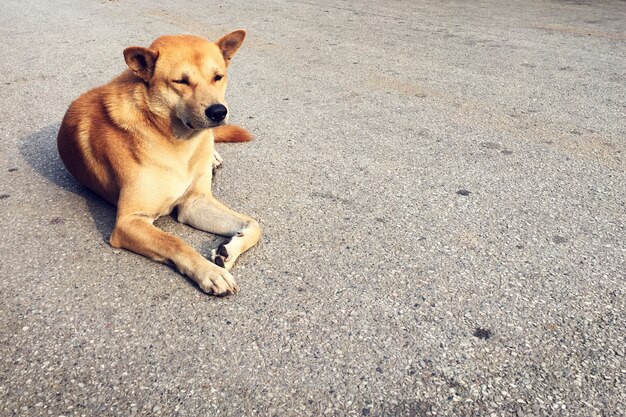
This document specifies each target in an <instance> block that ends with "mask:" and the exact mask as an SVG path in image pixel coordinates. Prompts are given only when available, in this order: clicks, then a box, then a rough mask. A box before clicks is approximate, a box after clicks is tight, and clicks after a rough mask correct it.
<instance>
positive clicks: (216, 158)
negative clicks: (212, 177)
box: [213, 148, 224, 170]
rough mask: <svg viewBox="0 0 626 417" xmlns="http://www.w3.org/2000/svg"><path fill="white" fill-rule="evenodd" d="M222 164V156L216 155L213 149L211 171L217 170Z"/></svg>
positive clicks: (215, 150)
mask: <svg viewBox="0 0 626 417" xmlns="http://www.w3.org/2000/svg"><path fill="white" fill-rule="evenodd" d="M222 163H224V160H223V159H222V156H221V155H220V154H219V153H217V149H215V148H214V149H213V169H214V170H215V169H217V168H219V167H221V166H222Z"/></svg>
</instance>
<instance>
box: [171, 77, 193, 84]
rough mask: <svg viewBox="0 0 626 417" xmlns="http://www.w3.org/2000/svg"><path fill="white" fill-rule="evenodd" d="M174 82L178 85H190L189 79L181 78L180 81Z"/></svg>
mask: <svg viewBox="0 0 626 417" xmlns="http://www.w3.org/2000/svg"><path fill="white" fill-rule="evenodd" d="M172 82H173V83H176V84H184V85H189V80H188V79H187V78H181V79H180V80H172Z"/></svg>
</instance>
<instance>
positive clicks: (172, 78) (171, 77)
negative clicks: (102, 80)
mask: <svg viewBox="0 0 626 417" xmlns="http://www.w3.org/2000/svg"><path fill="white" fill-rule="evenodd" d="M245 36H246V32H245V31H243V30H236V31H234V32H231V33H229V34H228V35H226V36H224V37H222V38H220V39H219V40H218V41H217V42H210V41H208V40H206V39H202V38H199V37H195V36H189V35H177V36H163V37H160V38H158V39H157V40H156V41H154V42H153V43H152V45H150V47H149V48H143V47H139V46H131V47H129V48H126V49H125V50H124V58H125V59H126V63H127V64H128V66H129V67H130V69H131V70H132V71H133V72H134V73H135V75H137V76H138V77H140V78H141V79H142V80H143V81H144V82H145V83H146V84H147V85H148V92H149V95H150V103H151V106H152V107H153V110H154V111H156V112H158V113H163V114H164V115H167V117H172V118H176V119H177V120H174V122H178V121H179V122H180V124H181V125H182V126H185V127H186V128H187V129H191V130H200V129H208V128H212V127H216V126H219V125H222V124H224V123H226V120H227V116H228V107H227V106H226V100H225V99H224V95H225V92H226V81H227V80H226V68H227V67H228V64H229V63H230V60H231V59H232V57H233V56H234V55H235V53H236V52H237V50H238V49H239V47H240V46H241V43H242V42H243V39H244V37H245Z"/></svg>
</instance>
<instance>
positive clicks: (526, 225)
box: [0, 0, 626, 416]
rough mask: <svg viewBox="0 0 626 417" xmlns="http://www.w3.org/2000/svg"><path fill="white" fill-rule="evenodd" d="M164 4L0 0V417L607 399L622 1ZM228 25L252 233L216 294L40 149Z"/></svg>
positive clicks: (486, 409)
mask: <svg viewBox="0 0 626 417" xmlns="http://www.w3.org/2000/svg"><path fill="white" fill-rule="evenodd" d="M161 3H162V4H158V2H152V1H147V0H146V1H138V2H134V4H132V5H131V4H129V2H123V1H91V2H79V1H75V2H70V1H52V0H39V1H34V0H31V1H15V0H9V1H4V2H2V4H1V5H0V54H1V56H2V59H1V60H0V81H1V84H0V85H1V88H2V95H1V96H0V114H1V115H2V120H1V121H0V135H1V140H2V146H1V148H0V149H1V151H0V170H1V172H2V174H1V175H0V233H1V235H2V238H1V239H0V249H1V253H2V260H1V262H0V276H1V279H0V293H1V295H0V415H2V416H12V415H20V416H48V415H51V416H60V415H63V416H92V415H111V416H114V415H120V416H130V415H162V416H201V415H204V416H213V415H222V416H240V415H260V416H270V415H277V416H299V415H314V416H319V415H330V416H347V415H362V416H367V415H370V416H421V415H481V416H483V415H515V414H518V415H524V416H529V415H581V416H594V415H607V416H608V415H611V416H616V415H624V414H625V413H626V358H625V356H624V355H625V353H626V352H625V344H626V312H625V311H626V301H625V300H626V282H625V271H626V244H625V237H626V206H625V204H626V122H625V120H626V118H625V115H626V81H625V80H626V3H624V2H623V1H606V2H604V1H602V2H595V1H594V2H592V1H589V2H587V1H528V2H527V1H524V2H508V1H480V2H462V1H459V2H454V1H445V2H440V1H436V0H429V1H420V2H413V1H408V0H402V1H391V2H383V1H373V0H369V1H367V0H363V1H351V2H347V1H329V0H311V1H297V2H286V1H278V0H276V1H272V0H268V1H255V2H250V1H244V0H232V1H228V2H223V3H221V2H191V1H181V0H171V1H169V2H161ZM236 28H245V29H247V31H248V35H249V36H248V38H247V40H246V42H245V43H244V46H243V48H242V50H241V51H240V52H239V54H238V55H237V57H236V58H235V60H234V62H233V65H232V67H231V70H230V83H229V84H230V87H229V88H230V89H229V94H228V96H229V104H230V107H231V110H232V111H233V113H234V117H233V118H232V122H234V123H237V124H240V125H243V126H245V127H247V128H249V129H250V130H251V131H252V132H253V133H254V134H255V135H256V141H254V142H252V143H247V144H233V145H221V146H218V149H219V151H220V152H221V154H222V156H223V157H224V159H225V165H224V168H223V169H221V170H220V171H219V173H218V176H217V179H216V181H215V189H216V191H215V192H216V194H217V195H218V196H219V197H220V198H221V199H222V200H223V201H225V202H226V203H227V204H229V205H230V206H232V207H234V208H236V209H238V210H240V211H242V212H244V213H247V214H250V215H252V216H254V217H255V218H257V219H259V221H260V222H261V224H262V227H263V229H264V235H263V238H262V242H261V243H260V244H259V245H258V246H257V247H255V248H253V249H252V250H250V251H249V252H248V253H246V254H245V255H244V256H242V257H241V258H240V261H239V262H238V265H237V266H236V268H235V269H234V271H233V273H234V275H235V277H236V279H237V280H238V283H239V285H240V287H241V292H240V293H239V294H238V295H236V296H233V297H228V298H221V299H217V298H212V297H210V296H207V295H205V294H203V293H202V292H201V291H200V290H199V289H198V288H197V287H196V286H195V285H193V284H192V283H191V282H190V281H189V280H187V279H185V278H184V277H182V276H181V275H179V274H178V273H177V272H175V271H174V270H173V269H171V268H169V267H167V266H164V265H161V264H157V263H155V262H152V261H150V260H147V259H145V258H142V257H140V256H138V255H135V254H133V253H130V252H126V251H123V250H115V249H113V248H111V247H110V246H109V245H108V243H107V238H108V236H109V234H110V233H111V230H112V227H113V222H114V216H115V210H114V208H113V207H111V206H108V205H107V204H106V203H104V202H103V201H102V200H100V199H99V198H98V197H96V196H94V195H93V194H91V193H90V192H88V191H87V190H85V189H84V188H83V187H81V186H80V185H78V184H77V183H76V182H75V181H74V180H73V179H72V178H71V177H70V176H69V174H67V173H66V171H65V170H64V168H63V166H62V165H61V163H60V161H59V160H58V157H57V155H56V148H55V137H56V131H57V129H58V127H59V124H60V121H61V118H62V117H63V114H64V112H65V110H66V108H67V106H68V105H69V103H70V102H71V100H73V99H74V98H76V97H77V96H78V95H79V94H80V93H81V92H83V91H86V90H87V89H89V88H91V87H94V86H97V85H100V84H102V83H104V82H106V81H108V80H109V79H111V78H112V77H113V76H115V75H116V74H117V73H119V72H120V71H122V70H123V69H124V67H125V64H124V61H123V57H122V50H123V49H124V48H125V47H127V46H131V45H148V44H149V43H150V42H151V41H152V40H153V39H154V38H156V37H157V36H159V35H162V34H169V33H193V34H196V35H206V36H208V37H210V38H212V39H217V38H218V37H219V36H220V35H222V34H224V33H226V32H228V31H230V30H233V29H236ZM158 225H159V226H160V227H162V228H163V229H165V230H167V231H170V232H172V233H174V234H176V235H178V236H181V237H183V238H184V239H185V240H187V241H188V242H190V243H191V244H192V245H193V246H194V247H196V248H197V249H198V250H199V251H201V253H203V254H208V253H210V249H211V248H214V247H216V245H217V244H218V242H219V239H218V238H216V237H213V236H210V235H207V234H205V233H202V232H199V231H196V230H193V229H191V228H189V227H186V226H182V225H180V224H178V223H176V222H175V221H174V220H172V219H170V218H165V219H162V220H159V222H158Z"/></svg>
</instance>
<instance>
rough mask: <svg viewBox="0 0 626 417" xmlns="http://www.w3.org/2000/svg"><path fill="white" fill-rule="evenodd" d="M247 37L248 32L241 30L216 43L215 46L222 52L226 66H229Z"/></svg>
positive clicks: (223, 37)
mask: <svg viewBox="0 0 626 417" xmlns="http://www.w3.org/2000/svg"><path fill="white" fill-rule="evenodd" d="M245 37H246V31H245V30H243V29H239V30H236V31H234V32H230V33H229V34H228V35H224V36H222V37H221V38H220V39H219V40H218V41H217V42H215V44H216V45H217V46H218V47H219V48H220V51H222V55H223V56H224V61H226V65H228V64H229V63H230V60H231V58H232V57H234V56H235V54H236V53H237V50H238V49H239V47H240V46H241V44H242V43H243V39H244V38H245Z"/></svg>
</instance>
